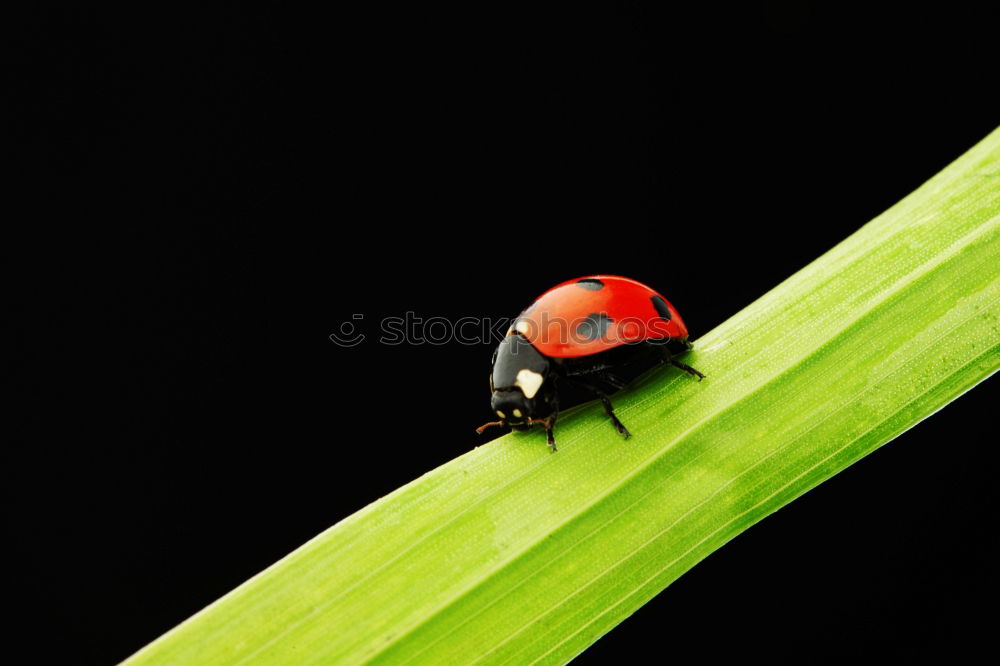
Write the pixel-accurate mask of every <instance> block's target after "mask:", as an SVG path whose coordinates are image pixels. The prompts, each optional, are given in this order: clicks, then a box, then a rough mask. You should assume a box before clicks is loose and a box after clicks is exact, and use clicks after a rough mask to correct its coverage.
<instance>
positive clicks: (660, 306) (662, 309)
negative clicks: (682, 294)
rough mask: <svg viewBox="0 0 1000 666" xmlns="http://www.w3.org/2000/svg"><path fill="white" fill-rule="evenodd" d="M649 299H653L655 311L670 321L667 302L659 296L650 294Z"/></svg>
mask: <svg viewBox="0 0 1000 666" xmlns="http://www.w3.org/2000/svg"><path fill="white" fill-rule="evenodd" d="M650 300H652V301H653V307H654V308H656V312H657V313H658V314H659V315H660V316H661V317H663V318H664V319H666V320H667V321H670V318H671V314H670V308H668V307H667V302H666V301H665V300H663V299H662V298H660V297H659V296H651V297H650Z"/></svg>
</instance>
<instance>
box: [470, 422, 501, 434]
mask: <svg viewBox="0 0 1000 666" xmlns="http://www.w3.org/2000/svg"><path fill="white" fill-rule="evenodd" d="M502 425H505V424H504V422H503V421H490V422H489V423H484V424H483V425H481V426H479V427H478V428H476V432H477V433H479V434H480V435H482V434H483V431H484V430H486V429H487V428H491V427H493V426H502Z"/></svg>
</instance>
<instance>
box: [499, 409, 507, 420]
mask: <svg viewBox="0 0 1000 666" xmlns="http://www.w3.org/2000/svg"><path fill="white" fill-rule="evenodd" d="M497 416H499V417H500V418H502V419H505V418H507V415H506V414H504V413H503V412H501V411H500V410H499V409H498V410H497Z"/></svg>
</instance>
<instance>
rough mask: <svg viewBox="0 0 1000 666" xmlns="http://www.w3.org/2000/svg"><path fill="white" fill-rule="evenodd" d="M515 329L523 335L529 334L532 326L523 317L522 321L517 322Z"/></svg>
mask: <svg viewBox="0 0 1000 666" xmlns="http://www.w3.org/2000/svg"><path fill="white" fill-rule="evenodd" d="M514 330H515V331H517V332H518V333H520V334H521V335H527V334H528V331H530V330H531V327H530V326H528V322H526V321H525V320H523V319H522V320H521V321H519V322H517V324H515V325H514Z"/></svg>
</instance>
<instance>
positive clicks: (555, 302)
mask: <svg viewBox="0 0 1000 666" xmlns="http://www.w3.org/2000/svg"><path fill="white" fill-rule="evenodd" d="M595 281H600V284H601V285H603V286H601V287H600V288H595V287H596V286H597V282H595ZM655 298H659V299H662V303H663V305H661V306H660V308H661V310H662V308H663V306H664V305H665V306H666V308H667V309H668V310H669V314H670V318H669V319H666V318H664V317H663V316H661V312H660V311H659V310H658V309H657V307H656V305H655V304H654V299H655ZM588 322H589V323H588ZM595 322H596V323H597V324H598V325H595ZM511 328H512V331H511V332H513V331H514V330H516V331H518V332H519V333H521V334H522V335H524V336H525V337H526V338H527V339H528V341H529V342H530V343H531V344H532V346H534V347H535V349H537V350H538V351H539V352H541V353H542V354H544V355H546V356H550V357H553V358H576V357H580V356H590V355H591V354H598V353H600V352H603V351H607V350H609V349H614V348H615V347H620V346H622V345H626V344H630V343H636V342H642V341H644V340H664V339H668V338H679V339H685V338H687V336H688V331H687V327H686V326H685V325H684V321H683V320H682V319H681V316H680V315H679V314H678V313H677V310H676V309H674V306H673V305H671V304H670V303H669V301H667V299H665V298H663V296H662V295H661V294H660V293H658V292H656V291H655V290H653V289H651V288H650V287H647V286H646V285H644V284H642V283H641V282H637V281H635V280H632V279H629V278H625V277H619V276H617V275H589V276H586V277H582V278H577V279H575V280H569V281H568V282H563V283H562V284H560V285H557V286H555V287H553V288H552V289H549V290H548V291H546V292H545V293H544V294H542V295H541V296H539V297H538V299H537V300H536V301H535V302H534V303H533V304H532V305H530V306H529V307H528V308H526V309H525V310H524V312H522V313H521V315H520V316H519V317H518V318H517V319H516V320H515V321H514V324H513V326H512V327H511Z"/></svg>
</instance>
